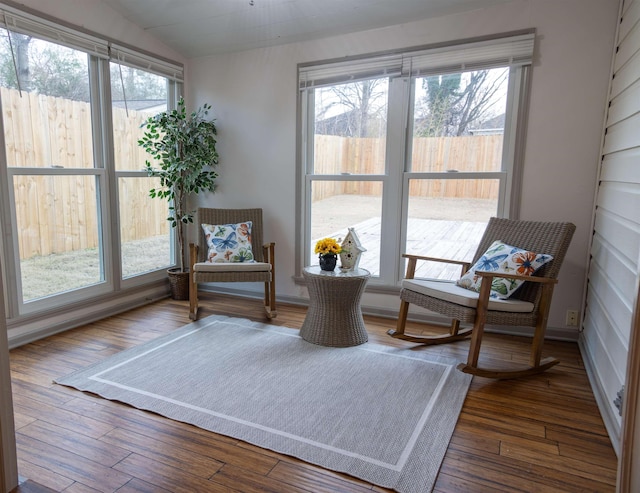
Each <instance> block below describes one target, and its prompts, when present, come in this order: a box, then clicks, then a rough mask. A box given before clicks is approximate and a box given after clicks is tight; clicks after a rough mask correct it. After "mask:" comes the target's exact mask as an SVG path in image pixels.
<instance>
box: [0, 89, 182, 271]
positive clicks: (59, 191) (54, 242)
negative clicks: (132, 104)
mask: <svg viewBox="0 0 640 493" xmlns="http://www.w3.org/2000/svg"><path fill="white" fill-rule="evenodd" d="M0 97H1V98H2V118H3V123H4V138H5V149H6V154H7V164H8V166H9V167H12V168H52V167H55V168H60V169H64V170H73V169H80V170H82V169H85V170H86V169H93V168H95V167H96V166H95V163H96V158H95V157H94V149H93V136H92V123H91V108H90V105H89V103H85V102H82V101H72V100H69V99H64V98H56V97H51V96H45V95H41V94H35V93H29V92H26V91H23V92H22V94H20V93H19V92H18V91H16V90H13V89H7V88H0ZM112 114H113V143H114V158H115V166H116V170H117V171H140V170H142V169H143V168H144V163H145V160H146V159H147V158H148V155H147V153H146V152H145V151H144V149H142V148H141V147H140V146H138V143H137V142H138V138H139V137H140V136H141V135H142V129H141V128H140V125H141V124H142V123H143V122H144V121H145V120H146V119H147V118H148V117H149V116H150V114H152V113H148V112H142V111H132V110H129V111H128V114H127V111H125V109H124V108H115V107H114V108H112ZM81 173H82V172H79V173H77V174H76V173H71V174H55V175H54V174H51V175H38V174H20V171H19V169H18V170H15V173H14V174H13V183H12V184H11V185H12V186H13V193H14V201H15V206H16V207H15V210H16V220H17V226H18V231H19V234H18V243H19V249H20V258H21V259H26V258H31V257H33V256H36V255H49V254H52V253H63V252H69V251H76V250H83V249H87V248H96V247H97V246H98V244H99V228H98V221H99V218H98V201H99V200H100V196H99V195H100V194H99V192H98V190H99V189H98V187H97V184H96V180H98V179H101V180H104V182H103V185H105V186H106V185H107V183H106V179H105V177H104V175H102V177H100V178H98V177H96V176H95V175H93V174H92V175H82V174H81ZM157 183H158V182H157V179H154V178H149V177H147V176H146V175H145V176H140V177H131V176H129V177H120V178H118V181H117V188H118V194H119V203H120V208H121V210H120V211H110V212H111V220H115V216H116V215H117V214H119V221H120V236H121V241H122V242H123V243H124V242H128V241H135V240H139V239H144V238H151V237H154V236H158V235H167V234H168V233H169V223H168V221H166V220H164V219H165V218H166V217H167V203H166V202H165V201H164V200H158V199H151V198H149V190H150V189H151V188H153V187H154V186H157ZM104 189H105V188H104V187H103V188H102V193H104ZM149 218H158V220H157V221H154V220H149Z"/></svg>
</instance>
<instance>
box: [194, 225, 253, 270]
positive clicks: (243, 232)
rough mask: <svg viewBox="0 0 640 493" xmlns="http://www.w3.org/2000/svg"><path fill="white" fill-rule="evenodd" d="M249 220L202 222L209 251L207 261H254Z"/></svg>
mask: <svg viewBox="0 0 640 493" xmlns="http://www.w3.org/2000/svg"><path fill="white" fill-rule="evenodd" d="M251 225H252V223H251V221H246V222H243V223H238V224H215V225H214V224H203V225H202V229H203V231H204V235H205V238H206V239H207V246H208V247H209V252H208V254H207V262H215V263H221V262H226V263H229V262H255V260H254V258H253V251H252V250H251Z"/></svg>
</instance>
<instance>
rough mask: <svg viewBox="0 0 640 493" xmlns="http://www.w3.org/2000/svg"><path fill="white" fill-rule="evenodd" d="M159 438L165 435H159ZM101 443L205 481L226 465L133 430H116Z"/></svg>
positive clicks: (103, 438) (104, 437)
mask: <svg viewBox="0 0 640 493" xmlns="http://www.w3.org/2000/svg"><path fill="white" fill-rule="evenodd" d="M159 436H160V437H162V436H163V435H162V434H159ZM100 441H101V442H104V444H109V445H111V446H113V447H115V448H122V449H123V450H124V449H126V450H129V451H131V452H134V453H136V454H138V455H142V456H144V457H146V458H148V459H151V460H153V461H156V462H159V463H162V464H166V465H167V466H170V467H175V468H178V469H179V468H184V469H188V470H189V473H191V474H193V475H194V476H199V477H201V478H205V479H206V478H210V477H211V476H212V475H213V474H215V473H216V472H218V471H219V470H220V468H221V467H222V466H223V465H224V462H220V461H217V460H214V459H211V458H209V457H206V456H204V455H202V454H197V455H196V454H193V453H191V452H190V451H189V450H187V449H184V448H182V447H178V446H176V445H174V444H169V443H167V442H164V441H162V440H160V439H156V438H152V437H149V436H146V435H143V434H141V433H135V432H133V431H131V430H121V429H115V430H113V431H111V432H109V433H107V434H106V435H105V436H103V437H102V439H101V440H100Z"/></svg>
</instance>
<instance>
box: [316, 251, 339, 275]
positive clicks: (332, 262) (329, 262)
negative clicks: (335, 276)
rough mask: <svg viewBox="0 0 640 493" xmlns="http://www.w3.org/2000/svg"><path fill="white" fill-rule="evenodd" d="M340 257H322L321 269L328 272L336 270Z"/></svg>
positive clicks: (330, 255)
mask: <svg viewBox="0 0 640 493" xmlns="http://www.w3.org/2000/svg"><path fill="white" fill-rule="evenodd" d="M337 261H338V256H337V255H333V254H327V255H320V269H321V270H326V271H332V270H333V269H335V268H336V262H337Z"/></svg>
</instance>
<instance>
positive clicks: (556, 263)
mask: <svg viewBox="0 0 640 493" xmlns="http://www.w3.org/2000/svg"><path fill="white" fill-rule="evenodd" d="M574 231H575V226H574V225H573V224H571V223H566V222H538V221H520V220H510V219H498V218H491V219H490V220H489V223H488V225H487V228H486V230H485V232H484V235H483V236H482V239H481V240H480V244H479V245H478V249H477V251H476V253H475V255H474V258H473V260H472V261H471V262H463V261H457V260H447V259H439V258H433V257H424V256H420V255H408V254H405V255H403V257H404V258H406V259H408V262H407V271H406V275H405V278H404V279H403V281H402V289H401V291H400V299H401V304H400V311H399V315H398V322H397V326H396V328H395V330H393V329H392V330H389V331H388V332H387V333H388V334H389V335H390V336H392V337H394V338H396V339H402V340H405V341H409V342H414V343H418V344H425V345H432V344H444V343H449V342H455V341H459V340H462V339H465V338H467V337H469V336H471V343H470V347H469V354H468V358H467V363H466V364H465V363H461V364H459V365H458V369H459V370H461V371H463V372H465V373H470V374H473V375H478V376H482V377H488V378H517V377H522V376H527V375H533V374H536V373H541V372H543V371H545V370H547V369H549V368H551V367H552V366H554V365H556V364H557V363H559V361H558V360H557V359H555V358H552V357H548V358H545V359H541V356H542V346H543V343H544V336H545V331H546V328H547V319H548V316H549V308H550V306H551V298H552V294H553V288H554V286H555V284H556V283H557V282H558V279H557V278H558V273H559V271H560V267H561V265H562V261H563V260H564V257H565V255H566V253H567V249H568V248H569V243H570V242H571V238H572V236H573V233H574ZM496 240H499V241H502V242H504V243H506V244H508V245H512V246H515V247H518V248H521V249H523V250H528V251H532V252H535V253H539V254H546V255H550V256H552V257H553V260H551V261H550V262H548V263H546V264H544V265H543V266H542V267H540V268H539V269H538V270H537V271H536V272H535V275H533V276H526V275H519V274H513V273H504V272H484V271H482V272H481V271H476V272H475V274H476V275H477V276H479V277H481V279H482V281H481V285H480V291H479V292H475V291H471V290H468V289H465V288H462V287H460V286H457V285H456V284H455V282H453V281H440V280H427V279H415V272H416V265H417V262H418V261H424V260H428V261H439V262H446V263H452V264H458V265H460V266H461V271H462V274H464V273H465V272H466V271H467V270H468V269H469V268H470V266H471V265H474V264H475V263H476V261H477V260H478V259H479V258H480V257H481V256H482V255H483V254H484V253H485V252H486V251H487V249H488V248H489V247H490V246H491V245H492V243H493V242H494V241H496ZM494 278H505V279H514V280H523V281H525V282H524V284H522V285H521V286H520V288H519V289H518V290H517V291H515V293H514V294H513V295H512V296H510V297H509V298H508V299H506V300H501V299H494V298H491V297H490V294H491V285H492V281H493V279H494ZM412 303H413V304H415V305H417V306H420V307H422V308H426V309H428V310H430V311H433V312H435V313H437V314H440V315H443V316H446V317H449V318H451V319H452V322H451V324H450V325H449V326H446V325H442V324H425V326H426V327H427V328H430V329H432V328H436V329H440V330H442V329H445V330H446V329H448V333H444V334H440V335H435V336H421V335H411V334H406V333H405V326H406V322H407V315H408V312H409V305H410V304H412ZM461 323H468V324H471V327H468V328H463V329H462V328H460V324H461ZM485 324H490V325H502V326H505V325H506V326H529V327H535V330H534V336H533V340H532V344H531V353H530V357H529V364H528V365H520V366H514V365H510V364H505V365H501V366H500V367H495V368H486V367H480V366H478V359H479V354H480V346H481V344H482V336H483V334H484V327H485Z"/></svg>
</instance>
